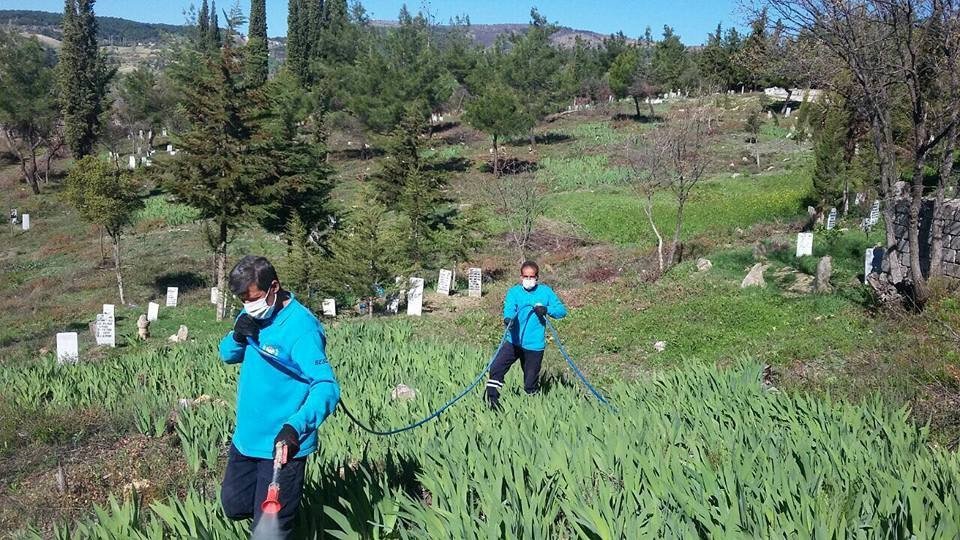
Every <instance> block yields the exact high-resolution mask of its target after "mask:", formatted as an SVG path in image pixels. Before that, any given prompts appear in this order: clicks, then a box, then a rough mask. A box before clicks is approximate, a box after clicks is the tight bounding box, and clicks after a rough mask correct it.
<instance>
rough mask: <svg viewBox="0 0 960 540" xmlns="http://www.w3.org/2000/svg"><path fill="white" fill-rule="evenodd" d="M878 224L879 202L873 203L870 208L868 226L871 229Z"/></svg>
mask: <svg viewBox="0 0 960 540" xmlns="http://www.w3.org/2000/svg"><path fill="white" fill-rule="evenodd" d="M879 222H880V201H879V200H876V201H873V206H871V207H870V226H871V227H873V226H874V225H876V224H877V223H879Z"/></svg>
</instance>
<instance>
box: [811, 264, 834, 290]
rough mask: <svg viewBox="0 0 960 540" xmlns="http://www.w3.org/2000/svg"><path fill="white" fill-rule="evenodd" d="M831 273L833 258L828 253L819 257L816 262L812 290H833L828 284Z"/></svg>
mask: <svg viewBox="0 0 960 540" xmlns="http://www.w3.org/2000/svg"><path fill="white" fill-rule="evenodd" d="M831 275H833V259H831V258H830V256H829V255H827V256H826V257H820V262H818V263H817V277H816V279H815V280H814V290H816V291H817V292H818V293H828V292H830V291H832V290H833V287H831V286H830V276H831Z"/></svg>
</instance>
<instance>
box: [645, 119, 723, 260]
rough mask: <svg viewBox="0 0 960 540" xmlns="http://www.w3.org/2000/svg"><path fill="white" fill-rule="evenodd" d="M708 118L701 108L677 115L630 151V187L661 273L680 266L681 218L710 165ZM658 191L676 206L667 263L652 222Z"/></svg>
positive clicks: (658, 231)
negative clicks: (652, 241) (670, 196)
mask: <svg viewBox="0 0 960 540" xmlns="http://www.w3.org/2000/svg"><path fill="white" fill-rule="evenodd" d="M710 118H711V114H710V111H709V110H708V109H707V107H705V106H704V105H703V104H697V105H695V106H693V107H691V108H688V109H684V110H682V111H678V112H677V113H675V114H673V115H671V116H670V117H669V119H668V121H667V123H666V124H664V125H661V126H659V127H657V128H656V129H655V130H653V131H652V132H650V133H649V134H648V135H647V136H646V137H644V138H643V139H641V140H640V141H638V143H637V144H636V145H635V147H634V148H632V149H630V151H629V158H628V159H629V161H630V163H631V168H632V169H633V174H632V175H631V185H632V186H633V188H634V189H635V190H636V191H637V193H638V194H639V195H640V196H641V197H642V198H643V201H644V203H643V211H644V214H646V216H647V220H648V221H649V223H650V227H651V229H652V230H653V233H654V235H655V236H656V237H657V256H658V261H659V268H660V271H661V272H663V271H665V270H667V269H668V268H669V267H670V266H672V265H673V264H675V263H676V262H679V260H678V253H682V250H681V243H680V233H681V232H682V230H683V214H684V211H685V210H686V206H687V203H688V202H689V201H690V197H691V195H692V194H693V191H694V188H696V186H697V184H698V183H699V182H700V180H701V178H703V174H704V171H706V167H707V163H708V162H709V157H708V155H707V145H708V144H709V141H710V131H709V129H708V128H707V125H708V123H709V122H710ZM659 191H669V192H670V193H672V194H673V198H674V201H675V202H676V217H675V221H674V228H673V238H672V240H671V243H670V251H669V252H668V253H667V255H666V260H664V259H665V258H664V253H663V248H664V241H663V235H662V234H661V232H660V230H659V229H658V228H657V225H656V223H655V222H654V219H653V197H654V195H655V193H657V192H659ZM680 258H682V255H681V257H680Z"/></svg>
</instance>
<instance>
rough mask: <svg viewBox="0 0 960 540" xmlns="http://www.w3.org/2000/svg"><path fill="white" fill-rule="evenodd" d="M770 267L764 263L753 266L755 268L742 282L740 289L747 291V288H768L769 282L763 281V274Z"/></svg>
mask: <svg viewBox="0 0 960 540" xmlns="http://www.w3.org/2000/svg"><path fill="white" fill-rule="evenodd" d="M768 266H769V265H767V264H763V263H757V264H755V265H753V268H751V269H750V272H749V273H748V274H747V276H746V277H745V278H743V281H742V282H740V288H741V289H746V288H747V287H766V286H767V282H766V281H764V280H763V272H764V271H765V270H766V269H767V267H768Z"/></svg>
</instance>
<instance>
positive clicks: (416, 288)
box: [407, 278, 423, 315]
mask: <svg viewBox="0 0 960 540" xmlns="http://www.w3.org/2000/svg"><path fill="white" fill-rule="evenodd" d="M422 314H423V278H410V290H409V291H407V315H422Z"/></svg>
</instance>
